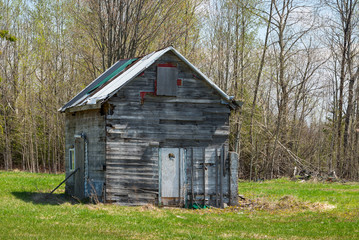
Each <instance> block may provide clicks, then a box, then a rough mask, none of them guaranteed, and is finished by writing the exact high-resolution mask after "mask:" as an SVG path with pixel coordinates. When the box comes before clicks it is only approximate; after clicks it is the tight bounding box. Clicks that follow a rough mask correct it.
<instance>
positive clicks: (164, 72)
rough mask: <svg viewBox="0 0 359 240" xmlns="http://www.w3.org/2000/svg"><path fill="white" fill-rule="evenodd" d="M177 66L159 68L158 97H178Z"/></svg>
mask: <svg viewBox="0 0 359 240" xmlns="http://www.w3.org/2000/svg"><path fill="white" fill-rule="evenodd" d="M177 78H178V70H177V66H175V65H173V64H171V63H166V64H158V66H157V92H156V94H157V95H160V96H176V95H177Z"/></svg>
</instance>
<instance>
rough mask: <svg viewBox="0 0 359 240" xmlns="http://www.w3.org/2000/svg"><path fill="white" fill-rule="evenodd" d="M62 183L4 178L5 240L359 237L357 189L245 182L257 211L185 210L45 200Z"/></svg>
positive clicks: (40, 177)
mask: <svg viewBox="0 0 359 240" xmlns="http://www.w3.org/2000/svg"><path fill="white" fill-rule="evenodd" d="M63 178H64V175H48V174H31V173H24V172H0V239H226V238H229V239H359V185H358V184H354V183H353V184H339V183H331V184H323V183H298V182H290V181H288V180H285V179H278V180H274V181H267V182H263V183H249V182H241V183H239V190H240V193H241V194H242V195H244V196H245V197H247V198H249V199H251V200H253V202H254V205H253V206H255V207H254V208H250V207H249V208H246V207H244V208H237V209H235V208H227V209H226V210H218V209H206V210H186V209H173V208H172V209H169V208H157V207H151V206H145V207H121V206H115V205H102V204H100V205H91V204H73V202H72V201H71V199H69V198H66V197H65V196H64V194H63V191H64V190H63V188H60V189H59V191H58V193H57V194H55V196H54V197H49V198H47V196H48V195H47V194H46V193H48V192H49V191H50V190H51V189H52V188H54V187H55V186H56V185H57V184H58V183H59V182H61V180H63ZM286 196H290V198H289V200H288V201H294V203H295V204H294V205H292V204H287V205H281V204H280V203H281V201H284V200H283V199H286V198H283V197H286ZM256 199H259V200H256ZM281 199H282V200H281ZM318 203H321V204H322V205H318V206H319V207H318V208H306V207H305V206H317V205H316V204H318ZM325 204H326V205H325ZM327 205H328V206H335V208H334V209H325V208H323V209H322V206H327ZM263 206H264V207H263ZM268 206H272V207H268ZM273 206H274V207H273ZM303 206H304V207H303ZM258 209H262V210H258Z"/></svg>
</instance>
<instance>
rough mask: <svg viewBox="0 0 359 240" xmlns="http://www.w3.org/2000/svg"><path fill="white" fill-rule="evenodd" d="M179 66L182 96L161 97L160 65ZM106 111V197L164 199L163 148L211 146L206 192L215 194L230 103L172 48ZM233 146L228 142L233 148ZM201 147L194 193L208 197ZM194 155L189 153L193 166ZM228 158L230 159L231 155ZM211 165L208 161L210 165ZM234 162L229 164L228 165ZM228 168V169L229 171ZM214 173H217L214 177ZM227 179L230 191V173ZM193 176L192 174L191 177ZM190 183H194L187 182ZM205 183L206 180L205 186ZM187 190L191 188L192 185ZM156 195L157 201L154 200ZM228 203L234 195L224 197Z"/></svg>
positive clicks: (131, 200)
mask: <svg viewBox="0 0 359 240" xmlns="http://www.w3.org/2000/svg"><path fill="white" fill-rule="evenodd" d="M162 63H171V64H174V65H177V68H178V70H179V71H178V74H179V75H178V79H179V80H180V81H179V85H180V86H177V96H174V97H165V96H155V94H154V92H155V87H156V83H155V81H156V77H157V72H156V71H157V65H158V64H162ZM108 109H109V110H108V111H107V115H106V132H107V136H106V138H107V140H106V156H107V157H106V200H107V201H110V202H111V201H116V202H120V203H121V204H125V205H139V204H146V203H156V201H158V191H159V174H158V153H159V148H164V147H167V148H185V149H187V152H189V149H192V148H196V149H197V148H199V149H205V151H206V155H205V156H206V157H205V159H206V160H205V161H206V163H207V162H208V166H210V167H208V168H207V169H209V170H208V171H207V173H205V175H206V176H207V178H206V179H207V181H209V182H210V184H208V185H207V186H206V189H207V188H208V189H207V190H206V192H207V193H211V194H213V191H214V189H215V187H213V185H214V184H215V182H213V181H215V179H216V178H215V177H214V178H213V177H211V176H212V175H211V174H212V173H213V171H215V170H214V168H213V167H212V166H213V165H212V164H211V163H212V162H213V161H215V157H214V155H213V154H214V152H215V149H221V148H222V146H227V145H228V143H227V138H228V135H229V113H230V110H229V107H228V106H227V105H224V104H223V103H222V101H221V97H220V96H219V94H218V93H217V92H216V91H215V90H214V89H212V88H211V87H210V86H209V85H208V84H207V83H206V82H205V81H204V80H202V79H198V77H197V76H195V75H194V73H193V71H192V70H191V69H189V68H188V67H187V65H186V64H184V63H183V62H182V61H181V60H180V59H178V58H177V57H176V56H175V55H173V54H172V53H167V54H166V55H164V56H163V57H162V58H161V59H159V60H158V61H157V62H156V63H155V64H153V65H152V66H151V67H149V68H148V69H147V70H146V71H145V72H144V73H143V74H141V75H140V76H138V77H137V78H136V79H134V80H133V81H131V82H130V83H129V84H127V85H126V86H125V87H123V88H122V89H121V90H120V91H119V92H118V93H117V94H116V95H114V96H113V97H112V98H110V99H109V101H108ZM227 149H228V147H227ZM201 154H202V152H201V151H199V152H198V151H197V150H195V155H194V157H193V159H194V165H195V166H194V168H195V172H194V176H195V178H196V179H195V180H194V181H195V182H194V186H193V187H194V189H193V194H195V195H196V197H198V198H200V195H201V192H202V198H203V190H201V188H202V189H203V184H202V183H203V166H201V164H203V155H201ZM191 158H192V156H188V157H187V158H186V164H187V166H188V168H189V169H186V172H188V171H190V169H192V167H191V166H190V165H189V164H190V163H189V162H190V161H191V160H190V159H191ZM226 161H228V160H226ZM206 166H207V165H206ZM227 166H228V164H227ZM227 170H228V169H226V171H227ZM208 172H211V174H210V177H208V176H209V175H208ZM226 176H227V177H224V179H223V186H225V187H224V188H223V191H224V195H226V196H227V195H228V185H229V178H228V174H227V175H226ZM186 181H187V182H188V181H191V178H190V177H188V178H187V180H186ZM187 184H188V183H187ZM201 184H202V185H201ZM186 191H187V194H189V193H191V194H192V190H191V189H187V190H186ZM154 199H156V200H154ZM224 201H225V202H228V201H229V200H228V197H226V199H225V200H224Z"/></svg>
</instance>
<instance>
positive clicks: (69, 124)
mask: <svg viewBox="0 0 359 240" xmlns="http://www.w3.org/2000/svg"><path fill="white" fill-rule="evenodd" d="M65 131H66V146H65V148H66V149H65V150H66V154H65V156H66V157H65V169H66V176H68V175H69V174H70V173H71V172H70V170H69V149H70V148H72V147H74V146H75V135H81V134H85V136H86V140H87V156H88V179H89V181H88V185H87V188H88V193H87V194H86V196H89V195H91V194H93V193H94V189H96V193H97V194H98V195H99V196H100V197H101V195H102V191H103V184H104V182H105V141H106V136H105V117H104V116H102V115H101V113H100V110H87V111H80V112H76V113H66V126H65ZM84 142H85V141H84ZM75 150H76V149H75ZM84 154H85V153H84ZM77 167H78V166H76V168H77ZM75 174H79V172H77V173H75ZM74 185H75V178H74V177H70V178H69V180H68V181H67V183H66V191H67V192H68V193H69V194H74V191H75V186H74ZM99 200H101V199H99Z"/></svg>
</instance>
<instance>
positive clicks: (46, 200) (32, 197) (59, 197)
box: [12, 192, 79, 205]
mask: <svg viewBox="0 0 359 240" xmlns="http://www.w3.org/2000/svg"><path fill="white" fill-rule="evenodd" d="M12 195H14V196H15V197H16V198H18V199H20V200H22V201H24V202H31V203H33V204H43V205H61V204H64V203H70V204H78V203H79V202H78V201H77V200H76V199H74V198H72V197H71V196H69V195H67V194H65V193H61V194H50V193H41V192H12Z"/></svg>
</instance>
